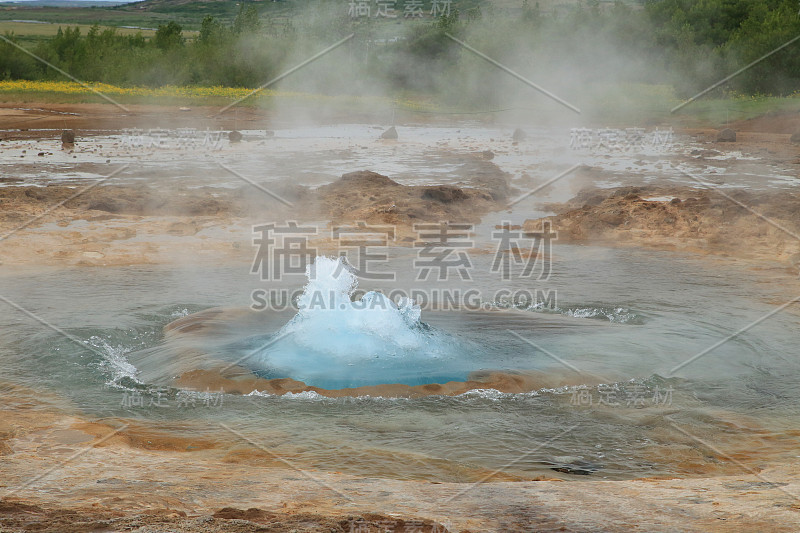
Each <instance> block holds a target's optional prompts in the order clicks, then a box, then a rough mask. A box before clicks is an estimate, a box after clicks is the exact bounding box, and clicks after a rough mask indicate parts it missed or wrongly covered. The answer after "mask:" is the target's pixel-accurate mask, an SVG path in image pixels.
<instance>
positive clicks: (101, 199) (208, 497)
mask: <svg viewBox="0 0 800 533" xmlns="http://www.w3.org/2000/svg"><path fill="white" fill-rule="evenodd" d="M12 107H16V108H19V107H26V110H19V109H10V108H12ZM0 108H3V109H4V110H5V113H0V149H2V146H3V145H2V142H3V141H9V140H15V139H35V138H40V137H42V136H45V135H49V136H52V135H54V132H53V130H52V129H49V130H48V128H57V129H61V128H74V129H78V130H81V129H83V130H87V129H92V130H94V131H98V132H99V131H103V130H105V131H117V130H120V129H122V128H132V127H153V124H159V125H161V126H163V127H172V128H175V127H180V126H181V125H182V124H185V125H187V126H192V127H197V124H198V123H203V124H207V125H208V126H209V127H212V128H215V129H232V128H233V127H234V122H233V119H232V117H223V118H214V117H213V116H212V115H213V113H211V111H212V110H207V109H205V110H204V109H196V110H192V111H189V112H185V111H179V110H177V109H174V110H164V109H162V108H156V107H143V106H140V107H138V108H137V109H136V113H132V114H128V115H126V114H124V113H122V114H121V113H120V112H119V110H117V109H115V108H112V107H111V106H105V105H100V106H98V105H91V104H80V105H47V106H44V105H35V104H24V105H22V106H21V105H10V104H4V105H2V106H0ZM263 118H264V117H263V114H262V112H260V111H257V110H243V111H242V112H241V113H240V114H239V115H238V117H237V119H236V120H237V123H236V124H237V125H238V127H239V128H240V129H247V125H248V124H249V123H252V124H261V122H260V121H261V120H262V119H263ZM799 127H800V119H799V118H798V117H794V116H793V117H789V118H786V117H779V118H776V117H773V118H772V119H770V118H769V117H767V118H762V119H757V120H755V121H751V122H749V123H742V124H736V125H732V128H733V129H734V130H736V131H737V133H738V135H737V141H736V142H733V143H725V144H724V145H723V144H720V145H718V146H717V148H719V149H725V150H745V151H749V152H752V153H757V154H759V155H760V156H762V157H765V158H768V159H769V160H770V161H772V162H778V163H781V164H784V165H786V166H788V167H790V168H793V169H799V168H800V150H799V149H798V145H794V144H792V143H790V142H789V136H790V134H791V133H792V132H793V131H795V130H796V129H798V128H799ZM683 133H685V134H686V135H691V136H695V137H697V138H704V139H711V141H710V142H713V139H714V138H715V136H716V133H717V132H716V130H710V129H707V130H686V131H685V132H683ZM698 156H699V157H703V154H698ZM490 158H491V154H484V153H482V151H474V153H469V154H462V155H459V163H460V164H462V165H464V168H465V172H468V173H469V174H470V176H471V178H472V186H471V187H469V188H467V187H457V186H449V185H448V186H444V185H442V186H408V185H401V184H399V183H397V182H395V181H394V180H392V179H391V176H388V177H387V176H383V175H380V174H376V173H373V172H368V171H361V170H359V169H354V170H357V171H356V172H353V173H348V174H345V175H343V176H341V178H340V179H339V180H338V181H335V182H333V183H330V184H328V185H323V186H321V187H318V188H307V187H299V186H283V187H278V188H275V189H271V190H270V192H271V193H272V194H274V195H277V196H279V197H280V199H282V200H284V201H285V202H282V201H278V200H276V199H275V198H274V197H273V198H271V199H269V202H268V204H267V203H265V202H266V200H265V198H264V196H263V194H262V192H259V191H257V190H254V188H253V187H251V186H249V185H245V184H242V186H241V187H237V188H227V189H224V188H214V189H210V188H202V187H199V188H185V187H177V186H172V185H170V183H169V182H163V181H161V180H158V179H155V180H151V181H148V182H145V183H141V184H136V185H133V184H125V185H118V184H112V183H109V184H103V185H102V186H90V184H88V183H87V184H84V185H83V186H82V188H81V189H80V191H81V194H80V195H76V192H78V189H75V188H70V187H66V186H62V185H50V186H47V187H37V186H20V187H0V260H1V261H2V264H3V265H4V266H6V267H9V266H10V267H19V268H36V267H37V266H41V265H56V266H61V267H77V266H86V267H100V266H103V265H129V264H162V263H170V262H172V261H178V260H180V258H181V257H186V256H187V254H191V255H192V257H193V258H194V259H195V260H207V261H213V262H215V263H223V262H226V261H230V262H239V263H248V262H249V261H251V260H252V256H253V249H252V245H251V241H250V235H251V228H252V224H254V223H262V222H263V220H264V216H263V215H264V212H265V209H269V210H270V214H271V215H275V217H276V218H277V217H278V216H280V217H287V216H289V215H291V214H292V213H296V212H301V213H309V214H311V215H309V216H310V218H311V219H313V220H322V221H325V223H332V224H335V223H339V222H344V223H349V222H353V221H357V220H362V221H367V222H369V223H374V224H390V225H394V226H396V227H397V228H398V234H397V242H396V244H397V245H400V246H404V245H411V244H412V241H413V239H412V238H411V235H412V231H411V227H412V226H413V224H414V223H416V222H439V221H441V220H463V221H473V222H478V221H480V220H481V218H482V217H483V216H484V215H485V214H487V213H490V212H494V211H498V210H502V209H505V206H506V204H507V201H508V199H509V198H510V197H513V194H515V191H514V190H513V189H512V188H511V185H510V181H509V176H507V175H506V174H505V173H504V172H503V171H501V170H500V168H499V167H498V166H496V165H494V164H493V163H492V162H491V161H489V159H490ZM684 159H685V161H689V162H696V161H697V160H696V159H692V158H690V157H686V158H684ZM112 170H113V168H112ZM582 172H584V173H585V174H586V179H585V180H584V181H585V183H584V189H583V190H581V191H579V192H577V193H576V194H575V195H574V197H573V198H572V199H571V200H568V201H566V202H561V203H557V204H555V203H551V204H548V205H547V206H546V209H547V210H548V211H550V212H553V213H555V214H554V215H553V216H550V217H548V220H550V221H551V222H552V224H553V226H554V229H555V230H557V231H558V232H559V241H560V242H575V243H596V244H604V245H615V246H616V245H624V246H644V247H653V248H660V249H671V250H680V251H685V252H693V253H700V254H714V255H725V256H729V257H735V258H740V259H742V260H746V261H762V260H768V261H771V262H780V263H782V264H784V265H785V266H786V268H787V270H788V271H789V272H792V273H794V272H795V270H793V269H796V268H797V265H798V260H799V259H800V237H797V235H800V209H799V208H800V195H798V194H797V193H794V192H791V191H789V192H787V191H775V192H772V193H763V194H762V193H759V194H754V193H752V192H750V191H748V190H745V189H737V188H735V187H734V188H731V187H726V188H718V187H715V186H714V185H715V184H714V183H710V184H709V186H708V187H700V188H690V187H685V186H681V187H676V186H666V185H661V186H656V185H653V186H637V187H627V186H626V187H615V188H610V189H608V188H606V189H600V188H597V187H586V185H587V184H588V183H590V182H591V181H592V180H593V178H596V177H597V176H593V174H592V173H593V170H592V169H591V168H588V169H584V170H582ZM0 179H2V180H4V181H6V182H7V183H13V182H14V180H15V179H16V178H15V176H13V175H4V176H2V177H0ZM265 205H268V206H269V207H268V208H265ZM540 222H541V220H539V219H530V220H528V221H527V222H526V224H525V227H526V229H528V230H531V231H533V230H535V229H538V228H539V227H540ZM321 244H323V245H324V244H325V243H321ZM198 323H202V315H200V316H199V317H198V316H194V317H190V318H188V319H186V320H183V321H179V322H178V323H176V324H175V325H174V326H173V329H175V330H176V332H177V333H180V331H181V330H182V329H184V330H185V331H190V330H191V327H192V326H193V325H194V326H196V325H197V324H198ZM181 379H183V380H184V382H183V384H184V385H188V386H194V387H197V388H200V389H202V388H203V387H206V386H209V385H213V386H212V387H211V388H214V389H216V388H218V386H220V384H222V385H224V388H225V390H229V391H234V390H239V392H243V393H247V392H249V391H251V390H253V389H254V388H258V389H259V390H269V391H273V392H276V393H277V392H285V391H293V392H297V391H300V390H313V388H309V387H305V386H304V385H302V384H298V383H297V382H292V381H291V380H282V381H278V380H272V381H271V382H269V383H267V382H264V380H262V381H261V382H259V381H257V380H255V378H252V379H250V378H248V379H249V381H248V380H247V379H246V380H241V379H239V380H238V381H237V382H236V383H233V382H231V381H230V380H228V378H227V377H224V376H218V375H209V374H203V373H202V372H200V371H198V373H194V374H191V375H186V376H182V377H181ZM221 380H227V381H224V383H223V382H221ZM541 384H542V382H541V380H540V377H536V376H526V377H522V376H510V375H494V376H484V377H482V379H480V380H475V382H474V383H461V384H447V385H437V386H429V390H423V389H424V387H420V388H417V389H419V390H411V389H414V388H404V389H402V390H400V389H399V388H398V389H397V390H394V391H393V394H396V395H398V396H412V395H423V394H457V393H459V392H463V390H466V389H465V388H464V387H467V388H475V387H487V386H491V387H492V388H497V389H500V390H508V391H511V392H514V391H518V390H530V389H531V388H535V387H537V386H541ZM236 387H239V389H237V388H236ZM0 392H2V394H0V413H2V416H0V532H3V533H5V532H6V531H9V532H11V531H14V532H16V531H88V530H92V531H138V532H141V533H145V532H150V533H154V532H166V531H187V532H188V531H208V532H214V531H276V532H277V531H281V532H282V531H298V532H304V531H309V532H310V531H331V532H334V531H343V532H344V531H370V532H378V531H381V532H386V531H397V532H406V533H411V532H412V531H415V532H418V531H423V532H433V531H438V532H443V531H453V532H456V531H458V532H470V531H471V532H478V531H504V532H505V531H509V532H515V531H520V532H521V531H576V532H579V531H587V532H588V531H592V532H594V531H637V530H638V531H731V532H733V531H775V532H780V531H787V532H789V531H797V524H798V521H800V519H799V517H800V504H798V501H800V500H798V497H800V474H798V472H800V470H798V468H797V466H798V463H797V458H796V453H795V454H794V455H792V454H791V453H790V452H791V450H784V449H781V453H784V455H785V457H784V460H783V462H780V463H779V464H765V463H762V462H759V455H758V447H757V446H756V445H755V444H754V443H750V444H753V445H752V446H751V449H750V450H749V451H748V450H747V449H746V448H745V445H746V444H747V443H742V450H741V454H737V455H736V456H735V457H726V456H722V455H719V456H715V457H714V459H715V461H716V462H718V463H719V464H720V465H723V466H720V468H719V469H718V470H714V471H708V472H704V474H707V475H702V476H695V477H687V478H682V479H661V478H659V479H656V478H648V479H640V480H632V481H591V482H582V481H574V482H560V481H558V480H555V479H553V478H542V479H540V480H538V481H535V480H530V479H527V480H520V479H510V478H507V477H504V476H503V475H502V474H498V473H492V472H483V471H481V472H471V473H470V475H472V476H473V481H475V482H477V483H476V484H474V485H469V484H464V483H460V484H459V483H437V482H422V481H401V480H389V479H377V478H364V477H354V476H348V475H345V474H341V473H336V472H324V471H317V470H314V469H313V467H309V468H308V470H303V471H298V470H292V469H289V468H287V467H286V465H285V464H280V463H279V461H277V460H276V458H275V457H271V456H270V455H269V453H267V452H263V453H260V452H258V451H252V450H251V451H250V452H249V453H242V454H240V455H236V456H234V455H232V454H227V455H226V454H222V455H220V454H219V446H218V443H214V442H207V441H202V440H200V439H193V440H192V439H190V440H186V439H184V438H183V437H181V438H178V437H170V436H168V435H166V436H165V435H163V434H158V433H157V432H154V431H153V430H152V429H151V428H137V427H131V428H127V429H125V430H124V431H119V432H118V433H116V430H117V429H119V427H121V421H116V420H115V421H105V422H103V423H93V422H89V421H87V420H84V419H82V418H80V417H79V416H76V415H75V414H74V413H70V412H69V410H68V409H64V408H63V407H60V406H57V404H56V402H55V401H54V400H53V399H49V398H47V397H46V394H43V393H42V392H41V391H32V390H23V389H22V388H20V387H18V386H16V385H6V384H2V385H0ZM318 392H321V393H326V392H330V391H318ZM362 392H363V391H362ZM382 392H384V393H385V392H386V391H382ZM709 416H713V413H712V414H709ZM641 423H642V424H643V425H646V424H652V421H651V420H646V419H644V418H643V419H642V421H641ZM736 423H741V424H745V423H749V421H743V420H740V421H737V422H736ZM112 433H113V435H112V436H111V437H110V438H109V435H110V434H112ZM764 438H765V439H768V438H771V437H770V436H769V435H765V436H764ZM456 444H457V443H456ZM679 444H680V448H679V447H678V446H676V451H675V453H676V461H686V462H687V464H688V463H691V461H693V460H694V458H696V457H697V454H701V453H704V454H709V453H711V452H708V451H707V450H703V449H702V448H701V447H699V446H697V445H696V443H692V442H691V441H690V440H689V439H688V437H687V440H686V442H682V443H679ZM678 448H679V449H678ZM76 454H77V455H76ZM73 457H74V458H75V460H72V459H71V458H73ZM690 466H691V465H690ZM309 475H310V476H311V478H309ZM37 476H40V477H37ZM26 484H30V485H31V486H32V488H31V489H30V490H28V489H25V488H24V486H26Z"/></svg>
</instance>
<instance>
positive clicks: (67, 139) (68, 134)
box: [61, 130, 75, 144]
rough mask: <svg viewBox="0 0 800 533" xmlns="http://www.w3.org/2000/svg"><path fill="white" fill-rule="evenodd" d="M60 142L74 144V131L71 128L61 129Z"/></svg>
mask: <svg viewBox="0 0 800 533" xmlns="http://www.w3.org/2000/svg"><path fill="white" fill-rule="evenodd" d="M61 144H75V132H74V131H72V130H64V131H62V132H61Z"/></svg>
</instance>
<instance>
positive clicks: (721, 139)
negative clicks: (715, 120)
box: [717, 128, 736, 143]
mask: <svg viewBox="0 0 800 533" xmlns="http://www.w3.org/2000/svg"><path fill="white" fill-rule="evenodd" d="M717 142H718V143H733V142H736V132H735V131H733V130H732V129H730V128H725V129H724V130H720V132H719V133H717Z"/></svg>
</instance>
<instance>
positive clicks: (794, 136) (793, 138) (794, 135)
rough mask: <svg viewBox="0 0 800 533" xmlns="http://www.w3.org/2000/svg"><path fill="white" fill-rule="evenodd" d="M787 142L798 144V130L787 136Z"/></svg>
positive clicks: (799, 140)
mask: <svg viewBox="0 0 800 533" xmlns="http://www.w3.org/2000/svg"><path fill="white" fill-rule="evenodd" d="M789 142H790V143H792V144H800V131H796V132H794V133H792V136H791V137H789Z"/></svg>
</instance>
